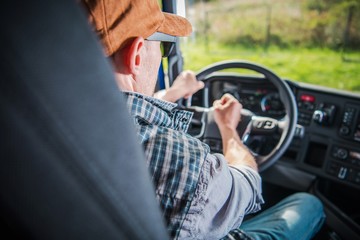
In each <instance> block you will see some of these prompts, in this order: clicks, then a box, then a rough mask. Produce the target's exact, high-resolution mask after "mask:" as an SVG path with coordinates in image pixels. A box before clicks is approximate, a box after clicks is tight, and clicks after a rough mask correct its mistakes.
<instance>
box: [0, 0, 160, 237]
mask: <svg viewBox="0 0 360 240" xmlns="http://www.w3.org/2000/svg"><path fill="white" fill-rule="evenodd" d="M1 5H2V6H1V8H0V19H1V21H0V25H1V31H0V57H1V61H0V98H1V99H0V111H1V117H0V128H1V130H0V135H1V142H0V148H1V163H0V164H1V165H0V212H1V214H0V228H1V230H0V238H1V239H5V238H4V235H5V234H7V235H8V234H11V237H12V238H15V237H17V238H20V237H21V238H25V239H62V240H64V239H166V238H167V233H166V230H165V227H164V224H163V220H162V216H161V214H160V210H159V206H158V203H157V202H156V199H155V194H154V190H153V186H152V184H151V179H150V176H149V173H148V170H147V167H146V162H145V160H144V156H143V151H142V148H141V146H140V145H139V144H138V141H137V139H136V133H135V130H134V128H133V127H132V123H131V120H130V118H129V115H128V111H127V109H126V106H125V101H124V99H123V96H122V95H121V93H120V92H119V90H118V88H117V86H116V84H115V81H114V76H113V74H112V69H111V66H110V64H109V63H108V62H107V60H106V58H105V57H104V55H103V53H102V50H101V47H100V44H99V43H98V41H97V39H96V36H95V34H94V33H92V31H91V29H90V27H89V25H88V23H87V19H86V16H85V14H84V12H83V11H82V8H81V6H79V5H77V4H76V1H73V0H51V1H48V0H34V1H19V0H12V1H6V2H4V3H2V4H1ZM11 237H10V238H6V239H12V238H11Z"/></svg>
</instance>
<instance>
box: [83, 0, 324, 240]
mask: <svg viewBox="0 0 360 240" xmlns="http://www.w3.org/2000/svg"><path fill="white" fill-rule="evenodd" d="M84 5H85V7H86V8H87V10H88V12H89V20H90V22H91V23H92V25H93V26H94V28H95V31H96V32H97V34H98V36H99V38H100V40H101V42H102V44H103V46H104V51H105V54H106V55H107V56H109V57H110V58H111V60H112V62H113V65H114V71H115V76H116V80H117V84H118V86H119V88H120V89H121V90H122V91H123V92H124V94H125V96H126V98H127V103H128V106H129V110H130V113H131V116H132V117H133V119H134V123H135V125H136V127H137V129H138V135H139V137H140V140H141V142H142V144H143V145H144V147H145V155H146V157H147V164H148V167H149V169H150V173H151V175H152V179H153V182H154V185H155V191H156V196H157V199H158V201H159V203H160V206H161V209H162V211H163V215H164V218H165V220H166V224H167V228H168V231H169V234H170V236H171V237H172V238H179V239H220V238H222V237H224V236H226V235H227V234H228V233H229V232H230V231H231V230H232V229H235V230H233V231H231V234H232V235H231V236H230V235H228V237H229V238H232V236H235V237H243V238H246V237H248V236H251V237H252V238H254V239H264V238H266V239H268V238H271V237H273V238H277V239H279V238H282V239H286V238H288V239H290V238H291V239H309V238H311V237H312V236H313V235H314V234H315V233H316V232H317V231H318V230H319V229H320V227H321V225H322V222H323V219H324V214H323V210H322V205H321V203H320V202H319V200H318V199H316V198H315V197H313V196H311V195H308V194H297V195H293V196H291V197H289V198H287V199H285V200H283V201H282V202H281V203H279V204H278V205H277V206H276V207H274V208H273V209H269V210H268V211H265V212H264V213H262V214H261V215H259V216H257V217H256V218H254V219H251V220H250V221H249V222H247V221H246V222H245V223H243V224H242V221H243V218H244V216H245V215H246V214H249V213H253V212H256V211H258V210H260V205H261V204H262V203H263V199H262V196H261V179H260V176H259V174H258V173H257V164H256V162H255V160H254V158H253V156H252V155H251V154H250V152H249V151H248V150H247V148H246V146H244V145H243V144H242V142H241V140H240V137H239V135H238V133H237V131H236V127H237V125H238V123H239V121H240V111H241V109H242V106H241V104H240V103H239V102H238V101H237V100H236V99H235V98H234V97H232V96H231V95H225V96H223V97H222V98H221V99H220V100H217V101H215V102H214V109H215V113H214V114H215V120H216V123H217V125H218V127H219V129H220V133H221V136H222V141H223V149H224V155H222V154H211V153H210V152H209V147H208V146H207V145H205V144H203V143H202V142H200V141H199V140H198V139H195V138H193V137H191V136H189V135H188V134H186V131H187V128H188V125H189V122H190V119H191V116H192V114H191V113H189V112H186V111H182V110H177V109H176V108H175V107H176V105H175V104H173V103H171V102H167V101H162V100H159V99H156V98H153V97H152V96H153V94H154V88H155V84H156V80H157V72H158V67H159V64H160V61H161V58H162V55H166V53H167V52H168V50H169V46H168V45H169V42H171V41H174V38H175V37H177V36H188V35H189V34H190V33H191V31H192V30H191V25H190V23H189V22H188V21H187V20H186V19H184V18H181V17H179V16H176V15H172V14H167V13H162V12H161V10H160V8H159V6H158V3H157V1H156V0H146V1H145V0H132V1H130V0H121V1H115V0H92V1H91V0H84ZM160 45H163V46H162V47H163V48H162V49H164V50H165V52H163V53H161V50H160V49H161V48H160V47H161V46H160ZM184 74H185V75H186V76H182V78H184V79H190V81H195V80H196V79H195V76H194V74H193V73H192V72H185V73H184ZM198 87H201V86H198ZM195 88H196V87H195ZM181 89H184V88H183V87H181ZM185 89H186V88H185ZM191 93H192V91H189V92H188V93H181V94H179V95H181V96H187V95H188V94H191ZM165 95H166V94H165ZM165 95H163V96H165ZM175 95H176V94H168V96H172V97H173V99H169V98H168V100H171V101H173V100H174V98H176V97H178V96H175ZM170 98H171V97H170ZM164 99H166V97H165V98H164ZM129 161H130V159H129ZM258 223H260V224H259V225H258ZM139 227H141V226H139ZM239 228H241V229H242V230H244V231H242V230H239ZM144 238H146V236H144Z"/></svg>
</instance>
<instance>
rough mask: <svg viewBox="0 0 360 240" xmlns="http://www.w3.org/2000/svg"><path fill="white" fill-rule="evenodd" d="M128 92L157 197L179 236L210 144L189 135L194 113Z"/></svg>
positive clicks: (174, 234)
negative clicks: (188, 130) (187, 132)
mask: <svg viewBox="0 0 360 240" xmlns="http://www.w3.org/2000/svg"><path fill="white" fill-rule="evenodd" d="M126 95H127V102H128V106H129V107H130V108H131V109H130V111H131V114H132V116H133V117H134V120H135V124H136V125H137V126H138V134H139V136H140V139H141V143H142V144H143V145H144V146H145V155H146V156H147V164H148V166H149V168H150V174H151V175H152V179H153V181H154V184H155V186H156V196H157V198H158V200H159V202H160V205H161V208H162V210H163V214H164V217H165V219H166V221H167V226H168V230H169V232H170V234H171V237H176V236H177V235H178V233H179V230H180V227H181V224H182V222H183V220H184V217H185V215H186V213H187V211H188V209H189V207H190V203H191V200H192V198H193V196H194V192H195V189H196V186H197V183H198V179H199V174H200V169H201V167H202V164H203V162H204V160H205V157H206V155H207V154H208V153H209V147H208V146H207V145H205V144H203V143H202V142H201V141H199V140H198V139H196V138H193V137H190V136H189V135H187V134H186V131H187V129H188V127H189V123H190V120H191V117H192V113H190V112H187V111H181V110H176V109H174V108H175V107H176V104H173V103H169V102H164V101H160V100H157V99H155V98H151V97H145V96H143V95H140V94H135V93H126ZM164 156H165V157H164Z"/></svg>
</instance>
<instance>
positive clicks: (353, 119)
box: [285, 81, 360, 188]
mask: <svg viewBox="0 0 360 240" xmlns="http://www.w3.org/2000/svg"><path fill="white" fill-rule="evenodd" d="M288 83H289V84H290V86H291V87H292V89H293V92H294V94H295V97H296V100H297V103H298V112H299V116H298V123H299V124H301V125H302V126H304V128H305V136H304V139H294V140H293V143H292V145H291V147H290V149H289V151H290V152H291V151H292V152H293V153H294V152H295V154H292V156H293V157H292V158H291V157H287V158H286V155H285V159H286V160H290V161H293V162H294V163H295V164H296V165H297V166H298V167H300V168H302V169H305V170H307V171H308V172H312V173H315V174H316V175H317V176H321V177H324V178H328V179H332V180H335V181H338V182H342V183H345V184H347V185H351V186H354V187H356V188H360V96H359V95H355V94H351V93H347V92H341V91H336V90H333V89H326V88H319V87H316V86H312V85H308V84H298V83H293V82H291V81H288ZM290 155H291V154H290ZM290 155H289V156H290ZM294 156H295V157H294Z"/></svg>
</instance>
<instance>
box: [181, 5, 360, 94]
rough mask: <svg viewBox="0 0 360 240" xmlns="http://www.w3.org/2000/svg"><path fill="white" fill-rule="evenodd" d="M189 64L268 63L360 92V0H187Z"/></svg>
mask: <svg viewBox="0 0 360 240" xmlns="http://www.w3.org/2000/svg"><path fill="white" fill-rule="evenodd" d="M185 3H186V4H185V8H186V17H187V18H188V19H189V20H190V21H191V23H192V24H193V28H194V32H193V34H192V35H191V36H190V37H188V38H185V39H182V40H181V41H182V42H181V50H182V54H183V57H184V69H191V70H194V71H198V70H200V69H201V68H203V67H205V66H207V65H209V64H211V63H214V62H217V61H221V60H229V59H243V60H248V61H252V62H256V63H259V64H262V65H264V66H266V67H268V68H270V69H272V70H273V71H274V72H275V73H277V74H278V75H279V76H281V77H283V78H285V79H290V80H293V81H298V82H306V83H311V84H316V85H322V86H326V87H331V88H336V89H341V90H347V91H351V92H357V93H358V92H360V11H359V10H360V1H358V0H355V1H352V0H341V1H340V0H335V1H333V0H332V1H330V0H301V1H299V0H281V1H279V0H261V1H260V0H241V1H236V0H207V1H206V0H186V1H185Z"/></svg>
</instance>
